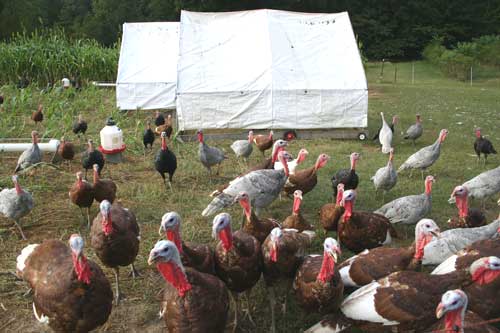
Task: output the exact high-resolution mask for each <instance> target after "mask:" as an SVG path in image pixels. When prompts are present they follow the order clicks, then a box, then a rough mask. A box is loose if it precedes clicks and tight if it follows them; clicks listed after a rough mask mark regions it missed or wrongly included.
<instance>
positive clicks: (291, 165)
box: [274, 140, 309, 175]
mask: <svg viewBox="0 0 500 333" xmlns="http://www.w3.org/2000/svg"><path fill="white" fill-rule="evenodd" d="M278 141H279V140H276V142H278ZM307 155H309V152H308V151H307V150H306V149H304V148H302V149H301V150H299V152H298V154H297V158H296V159H294V160H291V161H288V172H289V173H290V175H294V174H295V169H296V168H297V166H298V165H299V164H301V163H302V162H304V160H305V159H306V157H307ZM274 169H275V170H281V169H283V164H281V162H280V161H276V162H274Z"/></svg>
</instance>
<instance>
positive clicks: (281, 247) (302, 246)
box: [262, 228, 316, 333]
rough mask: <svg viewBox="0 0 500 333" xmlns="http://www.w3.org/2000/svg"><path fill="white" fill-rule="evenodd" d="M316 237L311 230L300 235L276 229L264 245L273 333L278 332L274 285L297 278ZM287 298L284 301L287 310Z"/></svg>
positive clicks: (264, 270) (292, 230)
mask: <svg viewBox="0 0 500 333" xmlns="http://www.w3.org/2000/svg"><path fill="white" fill-rule="evenodd" d="M315 235H316V234H315V232H314V231H309V230H306V231H304V232H300V233H299V232H298V231H297V230H295V229H280V228H274V229H273V230H272V231H271V233H270V234H269V236H267V238H266V240H265V241H264V243H262V256H263V259H264V268H263V273H264V281H265V282H266V287H267V288H268V296H269V302H270V305H271V320H272V324H271V332H273V333H274V332H275V331H276V325H275V315H274V307H275V305H276V296H275V293H274V285H275V284H276V283H277V282H278V281H279V280H282V279H286V280H291V279H293V278H295V274H296V272H297V269H298V268H299V266H300V265H301V264H302V262H303V261H304V258H305V251H306V249H307V248H308V247H309V246H311V243H312V241H313V239H314V237H315ZM286 296H287V295H286ZM286 296H285V301H284V307H285V309H286Z"/></svg>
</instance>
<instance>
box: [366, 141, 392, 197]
mask: <svg viewBox="0 0 500 333" xmlns="http://www.w3.org/2000/svg"><path fill="white" fill-rule="evenodd" d="M393 159H394V148H391V150H390V151H389V161H388V162H387V165H386V166H385V167H382V168H380V169H378V170H377V172H375V175H373V177H372V178H371V180H372V181H373V185H374V186H375V190H376V191H377V192H378V191H379V190H382V198H384V197H385V193H386V192H387V191H389V190H391V189H392V188H393V187H394V186H395V185H396V183H397V181H398V174H397V173H396V169H394V165H393Z"/></svg>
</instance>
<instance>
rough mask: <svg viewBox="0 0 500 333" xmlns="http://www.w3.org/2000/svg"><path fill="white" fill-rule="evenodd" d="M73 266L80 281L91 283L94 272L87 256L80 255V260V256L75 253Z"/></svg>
mask: <svg viewBox="0 0 500 333" xmlns="http://www.w3.org/2000/svg"><path fill="white" fill-rule="evenodd" d="M72 257H73V268H74V270H75V273H76V278H77V279H78V281H80V282H83V283H85V284H90V278H91V276H92V272H91V271H90V265H89V264H88V262H87V258H85V256H83V255H82V256H80V260H78V256H77V255H76V254H75V253H73V254H72Z"/></svg>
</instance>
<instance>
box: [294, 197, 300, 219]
mask: <svg viewBox="0 0 500 333" xmlns="http://www.w3.org/2000/svg"><path fill="white" fill-rule="evenodd" d="M301 203H302V199H301V198H300V197H299V196H296V197H295V198H293V209H292V214H293V215H299V214H300V204H301Z"/></svg>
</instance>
